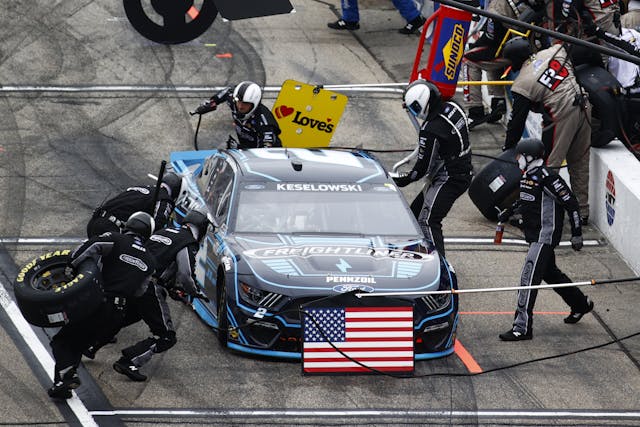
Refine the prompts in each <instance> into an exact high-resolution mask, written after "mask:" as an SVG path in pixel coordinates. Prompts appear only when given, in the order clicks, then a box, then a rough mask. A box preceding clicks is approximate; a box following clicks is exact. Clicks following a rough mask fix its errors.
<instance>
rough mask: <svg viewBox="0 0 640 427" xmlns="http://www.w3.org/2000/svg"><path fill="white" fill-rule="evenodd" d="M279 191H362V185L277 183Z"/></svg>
mask: <svg viewBox="0 0 640 427" xmlns="http://www.w3.org/2000/svg"><path fill="white" fill-rule="evenodd" d="M276 190H278V191H325V192H326V191H338V192H362V191H363V190H362V186H361V185H358V184H277V186H276Z"/></svg>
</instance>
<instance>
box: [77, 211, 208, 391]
mask: <svg viewBox="0 0 640 427" xmlns="http://www.w3.org/2000/svg"><path fill="white" fill-rule="evenodd" d="M208 225H209V220H208V219H207V216H206V215H205V214H204V213H201V212H199V211H197V210H192V211H190V212H188V213H187V215H185V217H184V219H183V220H182V225H181V226H180V227H167V228H165V229H162V230H159V231H157V232H155V233H154V234H152V235H151V237H150V238H149V239H148V240H147V241H146V242H145V248H146V249H147V251H148V252H149V254H150V255H151V256H152V257H153V258H154V259H155V263H156V272H155V273H154V275H153V279H152V281H151V283H150V284H149V286H148V287H147V290H146V291H145V293H144V294H143V295H142V296H141V297H139V298H135V299H134V300H132V302H131V304H129V305H128V307H127V316H126V319H125V322H124V324H123V325H122V327H125V326H128V325H132V324H134V323H136V322H138V321H139V320H144V322H145V323H146V324H147V326H149V329H150V331H151V333H152V334H153V336H151V337H149V338H146V339H144V340H142V341H140V342H138V343H136V344H134V345H132V346H131V347H127V348H125V349H124V350H122V357H121V358H120V359H119V360H118V361H116V362H115V363H114V364H113V369H115V370H116V372H118V373H120V374H123V375H126V376H127V377H129V378H130V379H132V380H133V381H145V380H146V379H147V377H146V375H144V374H142V373H141V372H140V371H139V369H140V367H142V366H143V365H144V364H146V363H147V362H149V361H150V360H151V358H152V356H153V354H154V353H162V352H163V351H167V350H169V349H170V348H171V347H173V346H174V345H175V344H176V342H177V339H176V332H175V329H174V327H173V321H172V320H171V312H170V311H169V305H168V304H167V300H166V298H167V291H169V292H172V293H174V294H179V295H181V294H186V295H192V296H196V297H200V298H204V299H206V297H204V294H202V293H201V292H200V291H199V289H198V287H197V285H196V283H195V281H194V277H193V274H194V271H195V261H196V253H197V252H198V248H199V244H200V242H201V241H202V239H203V238H204V237H205V236H206V233H207V227H208ZM116 333H117V331H116ZM112 337H113V335H109V336H104V337H99V338H98V339H97V340H96V342H95V343H94V344H93V345H92V346H91V347H89V348H88V349H87V350H85V351H84V353H83V354H84V355H85V356H87V357H89V358H91V359H93V358H94V357H95V354H96V352H97V351H98V350H99V349H100V348H102V347H103V346H104V345H105V344H107V343H109V342H110V341H111V339H112Z"/></svg>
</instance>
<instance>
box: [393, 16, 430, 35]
mask: <svg viewBox="0 0 640 427" xmlns="http://www.w3.org/2000/svg"><path fill="white" fill-rule="evenodd" d="M425 22H427V18H425V17H424V16H422V15H418V16H416V17H415V18H414V19H412V20H411V21H410V22H407V25H405V26H404V27H402V28H400V29H399V30H398V32H399V33H400V34H415V33H417V32H419V31H420V28H422V26H423V25H424V23H425Z"/></svg>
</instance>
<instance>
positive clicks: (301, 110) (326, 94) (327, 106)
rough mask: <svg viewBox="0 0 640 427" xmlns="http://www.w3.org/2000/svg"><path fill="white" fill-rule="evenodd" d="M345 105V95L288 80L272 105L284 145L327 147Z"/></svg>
mask: <svg viewBox="0 0 640 427" xmlns="http://www.w3.org/2000/svg"><path fill="white" fill-rule="evenodd" d="M346 105H347V97H346V95H342V94H339V93H336V92H332V91H329V90H326V89H322V88H321V87H320V86H313V85H309V84H306V83H300V82H297V81H295V80H286V81H285V82H284V83H283V84H282V89H281V90H280V94H279V95H278V99H276V102H275V104H274V105H273V115H274V116H275V117H276V120H277V121H278V125H280V129H281V130H282V133H281V134H280V139H281V140H282V145H283V146H284V147H328V146H329V143H330V142H331V137H333V134H334V133H335V131H336V127H337V126H338V122H339V121H340V117H342V113H343V112H344V108H345V107H346Z"/></svg>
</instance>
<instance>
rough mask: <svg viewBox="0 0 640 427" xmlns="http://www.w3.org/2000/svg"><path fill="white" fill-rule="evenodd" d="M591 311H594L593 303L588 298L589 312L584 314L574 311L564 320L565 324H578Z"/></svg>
mask: <svg viewBox="0 0 640 427" xmlns="http://www.w3.org/2000/svg"><path fill="white" fill-rule="evenodd" d="M591 310H593V301H591V300H590V299H589V298H587V311H585V312H584V313H578V312H575V311H572V312H571V314H569V315H568V316H567V317H565V318H564V323H578V322H579V321H580V319H582V316H584V315H585V314H587V313H589V312H590V311H591Z"/></svg>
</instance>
